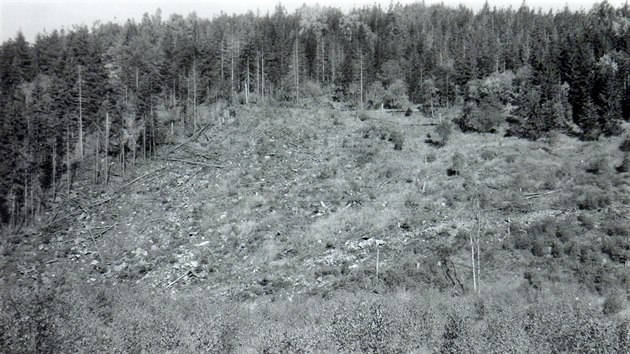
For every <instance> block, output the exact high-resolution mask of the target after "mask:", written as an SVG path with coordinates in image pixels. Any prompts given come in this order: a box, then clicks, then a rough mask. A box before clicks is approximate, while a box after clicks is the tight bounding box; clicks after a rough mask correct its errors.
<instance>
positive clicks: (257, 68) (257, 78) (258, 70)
mask: <svg viewBox="0 0 630 354" xmlns="http://www.w3.org/2000/svg"><path fill="white" fill-rule="evenodd" d="M256 97H257V98H256V99H257V100H258V98H259V97H260V52H256Z"/></svg>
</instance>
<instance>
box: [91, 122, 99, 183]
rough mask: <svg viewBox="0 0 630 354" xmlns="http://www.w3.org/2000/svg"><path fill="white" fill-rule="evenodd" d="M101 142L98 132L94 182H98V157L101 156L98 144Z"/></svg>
mask: <svg viewBox="0 0 630 354" xmlns="http://www.w3.org/2000/svg"><path fill="white" fill-rule="evenodd" d="M99 144H100V135H99V134H98V133H96V145H94V180H93V181H92V182H93V184H97V183H98V158H99V153H98V146H99Z"/></svg>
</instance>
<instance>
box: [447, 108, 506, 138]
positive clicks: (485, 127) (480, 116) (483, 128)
mask: <svg viewBox="0 0 630 354" xmlns="http://www.w3.org/2000/svg"><path fill="white" fill-rule="evenodd" d="M503 120H504V117H503V113H502V112H501V106H500V105H499V104H497V103H496V102H481V103H476V102H467V103H466V104H465V106H464V111H463V115H462V117H461V118H460V119H459V120H458V121H457V124H458V125H459V128H460V129H461V130H462V131H473V132H482V133H484V132H496V130H497V129H498V128H499V125H500V124H501V123H502V122H503Z"/></svg>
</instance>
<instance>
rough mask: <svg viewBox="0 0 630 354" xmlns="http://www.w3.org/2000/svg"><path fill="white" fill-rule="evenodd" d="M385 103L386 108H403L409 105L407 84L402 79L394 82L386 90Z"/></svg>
mask: <svg viewBox="0 0 630 354" xmlns="http://www.w3.org/2000/svg"><path fill="white" fill-rule="evenodd" d="M383 103H384V104H385V107H386V108H403V107H405V106H406V105H408V104H409V98H408V97H407V84H405V82H404V81H402V80H400V79H398V80H395V81H394V82H392V83H391V85H389V87H388V88H387V90H385V96H384V97H383Z"/></svg>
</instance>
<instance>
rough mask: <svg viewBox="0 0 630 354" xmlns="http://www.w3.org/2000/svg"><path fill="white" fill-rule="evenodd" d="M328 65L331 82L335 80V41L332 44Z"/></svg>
mask: <svg viewBox="0 0 630 354" xmlns="http://www.w3.org/2000/svg"><path fill="white" fill-rule="evenodd" d="M331 59H332V60H331V61H330V66H331V68H330V69H331V74H332V82H335V43H333V45H332V56H331Z"/></svg>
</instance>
